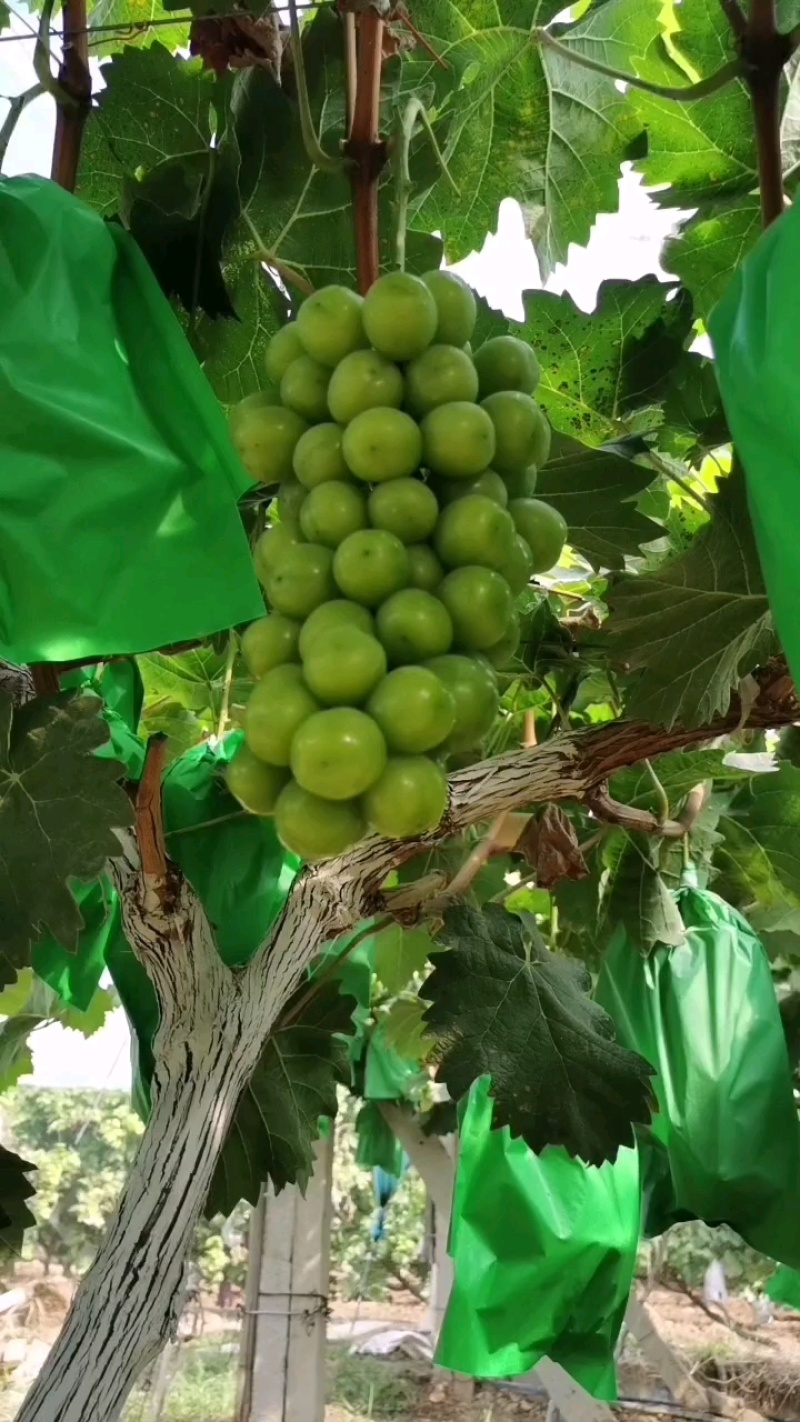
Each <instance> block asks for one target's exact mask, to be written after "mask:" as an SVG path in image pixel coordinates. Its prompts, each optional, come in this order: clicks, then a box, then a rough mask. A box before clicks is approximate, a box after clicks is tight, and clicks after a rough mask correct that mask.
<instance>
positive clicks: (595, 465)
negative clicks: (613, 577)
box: [536, 434, 664, 568]
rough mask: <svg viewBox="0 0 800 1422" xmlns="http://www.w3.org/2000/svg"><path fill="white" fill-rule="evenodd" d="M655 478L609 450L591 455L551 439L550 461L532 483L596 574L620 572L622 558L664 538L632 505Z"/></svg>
mask: <svg viewBox="0 0 800 1422" xmlns="http://www.w3.org/2000/svg"><path fill="white" fill-rule="evenodd" d="M654 478H655V474H654V472H653V470H652V469H648V468H647V467H646V466H645V465H642V464H634V463H633V461H632V460H630V459H624V458H622V457H621V456H620V455H619V454H617V453H616V452H615V451H614V450H613V449H590V448H588V447H587V446H586V445H584V444H579V443H578V441H577V440H574V439H570V438H569V437H568V436H567V435H563V434H556V435H555V436H554V438H553V443H552V449H551V453H550V458H549V460H548V461H547V464H546V465H545V467H544V468H543V469H542V470H540V472H539V476H538V478H537V481H536V496H537V498H542V499H546V500H547V502H548V503H549V504H552V505H553V507H554V508H557V509H558V511H559V513H561V514H562V515H563V517H564V518H565V519H566V521H567V527H568V528H569V542H570V544H571V546H572V547H573V548H576V549H577V550H578V552H579V553H582V554H583V555H584V557H585V558H587V559H588V560H589V562H590V563H591V564H592V565H593V567H595V568H623V567H624V566H625V557H624V555H625V554H626V553H629V554H638V553H639V552H640V549H641V545H642V544H643V543H652V542H653V541H654V540H655V539H656V538H661V537H662V536H663V533H664V530H663V528H662V527H661V525H660V524H658V523H654V522H653V520H652V519H649V518H645V516H644V514H642V513H640V512H639V510H638V509H637V507H636V504H635V503H634V502H633V501H634V500H635V498H636V496H637V494H640V493H641V492H642V490H643V489H646V488H647V486H648V484H651V483H652V482H653V479H654Z"/></svg>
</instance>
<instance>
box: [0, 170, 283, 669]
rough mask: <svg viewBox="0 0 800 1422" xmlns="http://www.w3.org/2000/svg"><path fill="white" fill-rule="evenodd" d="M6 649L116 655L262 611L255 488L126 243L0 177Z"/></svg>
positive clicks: (83, 214) (67, 199) (4, 652)
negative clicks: (253, 528)
mask: <svg viewBox="0 0 800 1422" xmlns="http://www.w3.org/2000/svg"><path fill="white" fill-rule="evenodd" d="M0 456H1V457H0V657H5V658H7V659H9V660H11V661H14V662H41V661H69V660H71V659H73V658H75V659H77V658H88V657H96V658H97V659H100V658H101V657H107V656H109V655H111V654H112V653H115V654H118V653H124V652H141V651H146V650H147V649H149V648H153V647H160V646H166V645H168V644H170V643H174V642H180V641H184V640H190V639H193V638H195V637H203V636H206V635H208V634H209V633H212V632H215V631H218V630H219V629H221V628H227V627H232V626H235V625H236V624H237V623H240V622H248V621H250V620H252V619H253V618H255V617H258V616H260V615H261V614H262V613H263V610H264V608H263V600H262V597H261V594H260V592H259V588H258V584H257V582H256V579H255V575H254V572H253V569H252V563H251V559H250V554H249V549H248V544H247V539H246V537H245V534H244V531H243V528H242V525H241V520H240V517H239V513H238V510H237V507H236V501H237V498H238V497H239V496H240V495H241V494H243V493H244V492H245V490H246V489H247V488H248V487H250V481H249V480H248V478H247V476H246V474H245V473H244V470H243V469H242V468H241V466H240V464H239V462H238V459H237V457H236V455H235V454H234V451H233V448H232V446H231V444H230V441H229V439H228V433H227V429H226V427H225V420H224V418H223V415H222V412H221V410H220V408H219V406H218V404H217V402H216V400H215V398H214V395H213V393H212V391H211V389H210V387H209V385H208V383H207V382H206V379H205V377H204V375H203V373H202V371H201V369H200V367H199V365H198V363H197V360H196V358H195V356H194V354H193V352H192V350H191V348H190V346H189V344H188V342H187V340H186V338H185V336H184V334H183V332H182V330H181V328H180V326H179V324H178V321H177V319H176V317H175V316H174V314H173V312H172V310H171V308H170V306H169V303H168V302H167V300H166V298H165V297H164V296H163V294H162V292H161V291H160V289H159V287H158V285H157V283H156V280H155V278H154V276H153V274H152V272H151V271H150V268H149V266H148V265H147V262H146V261H145V258H144V257H143V255H142V253H141V252H140V250H139V248H138V247H137V245H136V243H135V242H134V241H133V239H132V238H131V237H129V235H128V234H127V233H126V232H125V231H124V230H123V228H122V227H120V226H119V225H118V224H116V223H113V222H104V221H103V220H102V218H101V217H99V216H98V214H97V213H96V212H93V211H92V209H91V208H89V207H87V206H86V205H85V204H84V203H82V202H80V201H79V200H78V199H77V198H75V197H73V196H72V195H71V194H70V193H67V192H65V191H64V190H63V189H62V188H60V187H57V186H56V185H55V184H54V183H50V182H47V181H46V180H44V179H41V178H10V179H2V180H0Z"/></svg>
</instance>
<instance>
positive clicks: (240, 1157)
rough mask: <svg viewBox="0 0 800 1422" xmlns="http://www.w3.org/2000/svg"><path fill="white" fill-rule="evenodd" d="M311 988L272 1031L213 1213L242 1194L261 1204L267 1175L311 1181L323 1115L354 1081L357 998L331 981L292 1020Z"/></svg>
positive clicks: (218, 1175)
mask: <svg viewBox="0 0 800 1422" xmlns="http://www.w3.org/2000/svg"><path fill="white" fill-rule="evenodd" d="M306 992H307V986H305V985H304V987H303V988H301V989H300V991H299V993H298V994H297V995H296V996H295V998H294V999H292V1001H290V1002H289V1003H288V1004H287V1007H286V1010H285V1012H284V1021H285V1022H286V1023H287V1025H285V1026H281V1025H280V1024H279V1025H278V1026H277V1027H276V1029H275V1031H274V1032H273V1033H272V1034H271V1036H270V1038H269V1040H268V1042H267V1045H266V1047H265V1048H264V1052H263V1054H262V1057H261V1060H260V1062H259V1063H258V1066H257V1067H256V1069H255V1071H254V1073H253V1076H252V1079H251V1081H250V1083H249V1085H248V1086H247V1089H246V1090H245V1092H244V1094H243V1096H242V1099H241V1101H240V1102H239V1105H238V1107H237V1110H236V1116H235V1118H234V1121H233V1124H232V1126H231V1129H230V1131H229V1133H228V1137H227V1139H226V1141H225V1144H224V1146H223V1148H222V1154H221V1155H220V1158H219V1161H218V1162H217V1167H216V1170H215V1171H214V1177H213V1180H212V1182H211V1191H210V1194H209V1199H208V1204H207V1207H206V1213H207V1214H208V1216H209V1217H213V1216H214V1215H216V1214H223V1215H229V1214H230V1212H231V1210H233V1209H234V1208H235V1206H236V1205H237V1204H238V1203H239V1201H240V1200H242V1199H244V1200H249V1201H250V1203H251V1204H252V1205H254V1204H256V1203H257V1201H258V1196H259V1193H260V1190H261V1186H262V1185H263V1183H264V1181H265V1180H267V1179H268V1180H270V1181H271V1182H272V1185H273V1187H274V1188H275V1190H276V1191H278V1190H282V1189H283V1187H284V1185H299V1186H300V1189H301V1190H303V1191H304V1190H305V1188H306V1185H307V1184H308V1181H309V1178H310V1176H311V1172H312V1170H313V1166H314V1142H315V1141H316V1140H317V1137H318V1136H319V1121H320V1117H322V1116H335V1115H336V1109H337V1101H336V1086H337V1083H338V1082H342V1083H344V1084H349V1080H350V1073H349V1056H348V1049H347V1043H346V1042H345V1041H343V1040H342V1038H343V1036H345V1035H350V1034H352V1032H353V1020H352V1019H353V1011H354V1009H355V1006H356V1003H355V999H354V998H352V997H346V996H345V995H344V994H342V993H340V992H339V988H338V984H337V983H335V982H329V983H326V984H325V985H324V986H322V987H321V988H320V990H319V991H318V992H317V993H316V994H315V996H314V997H313V998H312V999H311V1000H310V1002H309V1003H308V1004H307V1006H306V1007H304V1008H303V1009H302V1012H301V1015H300V1016H299V1018H298V1020H297V1021H294V1022H292V1021H291V1014H292V1011H293V1009H294V1008H296V1007H297V1005H298V1003H299V1000H300V998H301V997H304V996H305V994H306Z"/></svg>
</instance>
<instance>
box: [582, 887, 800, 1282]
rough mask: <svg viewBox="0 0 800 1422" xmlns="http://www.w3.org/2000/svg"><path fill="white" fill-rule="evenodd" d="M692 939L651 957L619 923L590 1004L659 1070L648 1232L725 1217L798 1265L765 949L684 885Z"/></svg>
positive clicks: (783, 1053) (782, 1048) (740, 922)
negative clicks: (683, 1221) (678, 1222)
mask: <svg viewBox="0 0 800 1422" xmlns="http://www.w3.org/2000/svg"><path fill="white" fill-rule="evenodd" d="M677 901H678V907H679V910H680V914H681V918H682V919H683V922H684V925H685V928H686V939H685V942H684V943H683V944H681V945H680V946H678V947H674V948H669V947H664V946H660V947H656V948H655V949H654V951H653V952H652V953H650V954H649V955H648V956H647V957H643V956H642V954H641V953H640V952H639V951H638V950H637V948H636V946H635V945H634V944H632V943H631V942H630V940H629V939H628V937H627V935H626V933H625V932H624V930H622V929H620V930H618V931H617V933H616V935H615V936H614V938H613V939H612V942H611V944H610V945H609V948H608V951H607V953H606V958H605V962H604V964H603V968H602V970H601V973H600V977H599V980H598V983H597V990H596V998H597V1001H598V1002H599V1003H600V1004H601V1006H602V1007H604V1008H605V1010H606V1012H607V1013H608V1014H609V1015H610V1017H611V1018H612V1020H613V1022H614V1025H615V1027H616V1031H617V1037H618V1038H619V1040H620V1041H621V1042H622V1043H624V1045H625V1046H626V1047H630V1048H632V1049H633V1050H634V1051H637V1052H639V1053H640V1054H641V1055H642V1056H643V1057H644V1058H645V1059H646V1060H647V1061H649V1062H650V1063H651V1065H652V1066H653V1067H654V1068H655V1070H656V1076H655V1079H654V1082H653V1087H654V1090H655V1093H656V1097H657V1100H658V1108H659V1110H658V1114H657V1115H655V1116H654V1117H653V1122H652V1127H651V1128H650V1130H649V1131H647V1132H643V1133H641V1134H640V1141H641V1148H642V1172H643V1179H644V1197H645V1220H644V1228H645V1233H646V1234H648V1235H651V1236H652V1235H655V1234H660V1233H662V1232H663V1230H664V1229H667V1228H668V1227H669V1226H670V1225H671V1224H673V1223H675V1221H676V1220H681V1219H692V1218H696V1219H702V1220H705V1221H706V1223H707V1224H709V1225H715V1224H728V1225H730V1226H731V1227H732V1228H733V1229H735V1230H736V1231H737V1232H738V1233H739V1234H741V1235H742V1236H743V1237H744V1238H745V1239H746V1240H747V1241H748V1242H749V1243H750V1244H751V1245H753V1247H754V1248H756V1249H760V1250H762V1251H763V1252H764V1253H765V1254H770V1255H771V1256H772V1257H773V1258H775V1259H780V1260H782V1261H784V1262H786V1263H788V1264H793V1263H800V1216H798V1213H797V1206H796V1200H797V1189H798V1181H800V1171H799V1169H798V1166H799V1165H800V1155H799V1151H798V1147H799V1145H800V1138H799V1136H798V1123H797V1112H796V1108H795V1103H794V1097H793V1092H792V1081H791V1073H790V1068H789V1060H788V1054H787V1050H786V1042H785V1038H784V1034H783V1029H782V1027H781V1020H780V1014H779V1011H778V1004H777V1001H776V998H775V991H774V988H773V985H772V975H771V973H770V968H769V962H768V960H767V955H766V953H765V951H764V949H763V947H762V945H761V943H760V942H759V940H758V938H757V937H756V935H755V934H754V933H753V930H752V929H751V928H750V925H749V924H748V923H747V922H746V920H745V919H744V918H742V916H741V914H739V913H737V912H736V910H735V909H734V908H732V907H731V906H730V904H727V903H725V901H724V900H723V899H721V898H720V897H719V896H718V895H717V894H714V893H712V892H711V891H710V890H707V889H700V888H696V887H692V886H688V885H687V886H686V887H684V888H682V889H680V890H679V891H678V894H677Z"/></svg>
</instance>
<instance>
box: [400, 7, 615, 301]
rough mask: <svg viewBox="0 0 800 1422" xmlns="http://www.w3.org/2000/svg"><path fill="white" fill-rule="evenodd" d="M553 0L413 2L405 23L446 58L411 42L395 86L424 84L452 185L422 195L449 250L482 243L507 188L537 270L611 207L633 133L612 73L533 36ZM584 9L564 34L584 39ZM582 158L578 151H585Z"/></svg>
mask: <svg viewBox="0 0 800 1422" xmlns="http://www.w3.org/2000/svg"><path fill="white" fill-rule="evenodd" d="M562 9H563V6H562V5H561V4H560V0H492V3H491V4H489V5H487V4H485V3H483V0H421V3H419V4H417V5H415V7H414V22H415V24H416V25H417V26H418V27H419V28H420V30H421V31H422V32H423V33H424V34H425V36H426V38H427V39H428V41H429V43H430V44H431V46H432V47H433V49H434V50H435V51H436V52H437V53H438V54H439V55H440V56H441V57H442V59H443V60H444V62H445V64H446V65H447V66H448V70H447V71H442V70H441V69H440V68H438V67H437V66H435V65H434V64H433V63H432V62H431V61H430V60H429V59H428V58H427V57H426V56H425V55H424V53H423V51H421V50H416V51H415V52H414V53H413V54H412V56H411V57H410V58H407V59H406V62H405V65H404V71H403V86H404V89H409V90H410V89H413V88H415V87H417V88H419V87H422V86H426V85H432V86H434V87H435V91H436V101H435V110H434V111H435V126H436V131H437V135H438V137H439V139H440V142H441V143H442V145H443V148H444V152H445V157H446V159H447V162H448V166H449V169H450V172H451V174H452V176H453V179H454V181H455V182H456V183H457V185H458V188H459V193H460V197H459V198H457V199H454V198H453V196H452V193H451V192H449V191H448V190H447V189H446V188H445V186H444V185H443V184H442V185H439V186H438V187H437V188H435V189H434V190H433V192H432V193H431V194H430V196H429V197H427V198H426V199H425V201H424V202H423V203H422V205H421V212H420V216H421V219H422V221H423V223H424V224H425V225H426V226H428V227H429V228H431V229H435V230H438V231H441V232H442V233H443V235H444V239H445V245H446V249H447V252H448V255H449V256H450V257H451V259H453V260H455V259H456V258H458V257H463V256H466V255H467V254H468V253H469V252H470V251H472V250H473V249H475V248H480V247H481V246H482V245H483V241H484V238H485V236H486V233H487V231H491V230H492V229H493V228H494V227H495V224H496V222H497V211H498V208H499V206H500V203H501V202H502V200H503V199H504V198H506V197H512V198H516V200H517V201H518V202H519V203H521V205H522V208H523V212H524V215H525V220H526V225H527V228H528V231H529V233H530V235H531V237H532V239H533V242H534V245H535V247H536V252H537V255H538V258H539V263H540V266H541V270H542V273H543V275H544V276H547V275H549V273H550V272H551V271H552V269H553V267H554V266H555V264H556V263H557V262H560V261H565V260H566V257H567V250H568V247H569V244H570V242H578V243H585V242H586V241H587V239H588V236H589V232H590V229H591V226H592V223H593V221H594V219H595V216H596V214H597V213H598V212H616V210H617V206H618V180H619V169H620V163H621V162H622V161H623V160H624V159H625V158H627V157H628V156H630V153H631V149H632V144H633V142H634V140H635V139H636V138H637V137H638V135H639V133H640V131H641V122H640V120H639V118H638V115H637V114H636V113H635V111H634V110H633V109H632V107H631V105H630V104H629V103H628V102H627V100H626V98H625V96H624V95H623V94H622V93H620V91H619V90H618V89H617V88H616V86H615V84H614V83H613V81H612V80H609V79H607V78H606V77H605V76H602V75H599V74H595V73H590V72H589V71H587V70H586V69H582V68H580V67H578V66H577V65H575V64H572V63H570V62H569V61H566V60H565V59H564V58H562V57H561V56H560V55H557V54H554V53H553V52H552V51H551V50H543V49H540V48H539V46H538V45H536V44H535V43H532V42H531V29H532V28H533V27H537V26H539V27H542V26H545V25H547V24H548V23H549V22H550V21H551V20H553V19H554V18H555V16H556V14H558V13H559V12H560V11H561V10H562ZM595 24H596V19H595V17H594V15H590V16H589V18H588V19H587V20H586V21H585V23H584V24H583V25H579V26H578V27H576V28H575V29H574V30H573V31H570V33H571V34H574V36H575V42H576V43H578V42H580V43H583V44H584V45H586V46H587V47H588V48H590V49H591V48H593V46H594V43H595V42H594V34H593V30H594V27H595ZM588 154H591V160H590V161H587V155H588Z"/></svg>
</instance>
